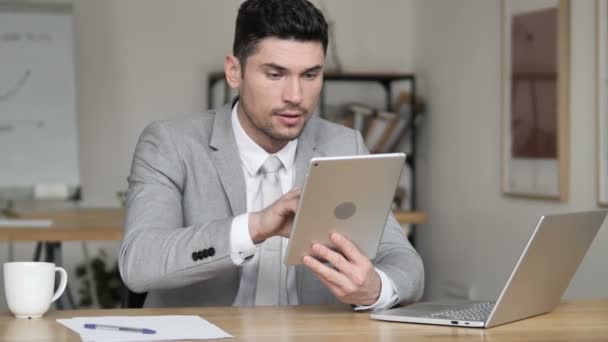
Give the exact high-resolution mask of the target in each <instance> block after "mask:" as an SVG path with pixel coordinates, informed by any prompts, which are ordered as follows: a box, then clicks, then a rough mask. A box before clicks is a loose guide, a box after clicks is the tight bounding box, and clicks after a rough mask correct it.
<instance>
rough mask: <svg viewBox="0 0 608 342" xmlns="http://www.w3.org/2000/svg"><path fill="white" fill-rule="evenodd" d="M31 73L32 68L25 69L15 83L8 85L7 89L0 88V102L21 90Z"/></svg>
mask: <svg viewBox="0 0 608 342" xmlns="http://www.w3.org/2000/svg"><path fill="white" fill-rule="evenodd" d="M31 75H32V69H27V70H25V71H24V72H23V75H22V76H21V77H20V78H19V79H18V80H17V82H16V83H15V84H13V85H12V86H9V87H8V88H7V89H0V102H6V101H8V100H10V98H12V97H14V96H15V95H17V94H18V93H19V91H21V90H22V89H23V88H24V87H25V86H26V84H27V81H28V80H29V78H30V76H31Z"/></svg>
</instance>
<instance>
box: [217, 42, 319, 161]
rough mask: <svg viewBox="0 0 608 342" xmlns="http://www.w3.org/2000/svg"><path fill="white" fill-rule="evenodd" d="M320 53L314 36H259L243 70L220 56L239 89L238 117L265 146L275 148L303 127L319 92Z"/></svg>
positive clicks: (234, 59) (250, 134)
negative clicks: (305, 38)
mask: <svg viewBox="0 0 608 342" xmlns="http://www.w3.org/2000/svg"><path fill="white" fill-rule="evenodd" d="M324 56H325V54H324V52H323V46H322V44H321V43H320V42H302V41H296V40H286V39H278V38H265V39H263V40H261V41H260V42H259V43H258V44H257V49H256V51H255V52H254V53H253V54H252V55H251V56H249V57H248V58H247V60H246V67H245V68H244V70H241V68H242V66H241V65H240V64H239V61H238V60H237V59H236V58H235V57H234V56H228V57H227V58H226V62H225V69H226V75H227V78H228V82H229V83H230V85H231V86H232V87H238V89H239V95H240V100H239V108H238V114H239V121H240V123H241V125H242V126H243V128H244V129H245V132H247V134H248V135H249V136H250V137H251V138H252V139H253V140H254V141H255V142H256V143H258V145H260V146H261V147H263V148H264V149H265V150H266V151H268V152H270V153H273V152H276V151H278V150H279V149H281V148H282V147H283V146H285V145H286V144H287V142H289V141H290V140H293V139H295V138H297V137H298V136H299V135H300V133H301V132H302V130H303V129H304V126H305V125H306V123H307V122H308V119H310V116H311V115H312V112H313V111H314V109H315V106H316V104H317V100H318V99H319V94H320V92H321V87H322V84H323V61H324ZM241 71H242V73H241Z"/></svg>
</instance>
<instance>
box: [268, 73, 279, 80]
mask: <svg viewBox="0 0 608 342" xmlns="http://www.w3.org/2000/svg"><path fill="white" fill-rule="evenodd" d="M266 77H268V78H269V79H271V80H278V79H279V78H281V74H280V73H278V72H267V73H266Z"/></svg>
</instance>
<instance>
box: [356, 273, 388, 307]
mask: <svg viewBox="0 0 608 342" xmlns="http://www.w3.org/2000/svg"><path fill="white" fill-rule="evenodd" d="M376 272H378V275H379V276H380V282H381V284H382V285H381V286H382V289H381V290H380V296H379V297H378V300H377V301H376V302H375V303H374V304H372V305H368V306H362V305H357V306H355V311H364V310H373V311H377V310H383V309H387V308H390V307H391V306H393V305H395V304H396V303H397V301H398V300H399V297H397V292H396V291H395V285H393V281H392V280H390V279H389V277H388V276H387V275H386V274H384V272H382V271H380V270H379V269H377V268H376Z"/></svg>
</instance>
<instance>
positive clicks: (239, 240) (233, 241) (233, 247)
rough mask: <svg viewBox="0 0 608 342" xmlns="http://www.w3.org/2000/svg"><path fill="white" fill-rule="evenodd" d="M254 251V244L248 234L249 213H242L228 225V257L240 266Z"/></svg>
mask: <svg viewBox="0 0 608 342" xmlns="http://www.w3.org/2000/svg"><path fill="white" fill-rule="evenodd" d="M255 251H256V245H255V244H254V243H253V241H251V235H249V214H242V215H239V216H236V217H235V218H234V219H232V225H231V226H230V259H232V262H234V264H235V265H237V266H240V265H241V264H242V263H243V262H245V260H247V259H249V258H251V257H252V256H253V255H254V254H255Z"/></svg>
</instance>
